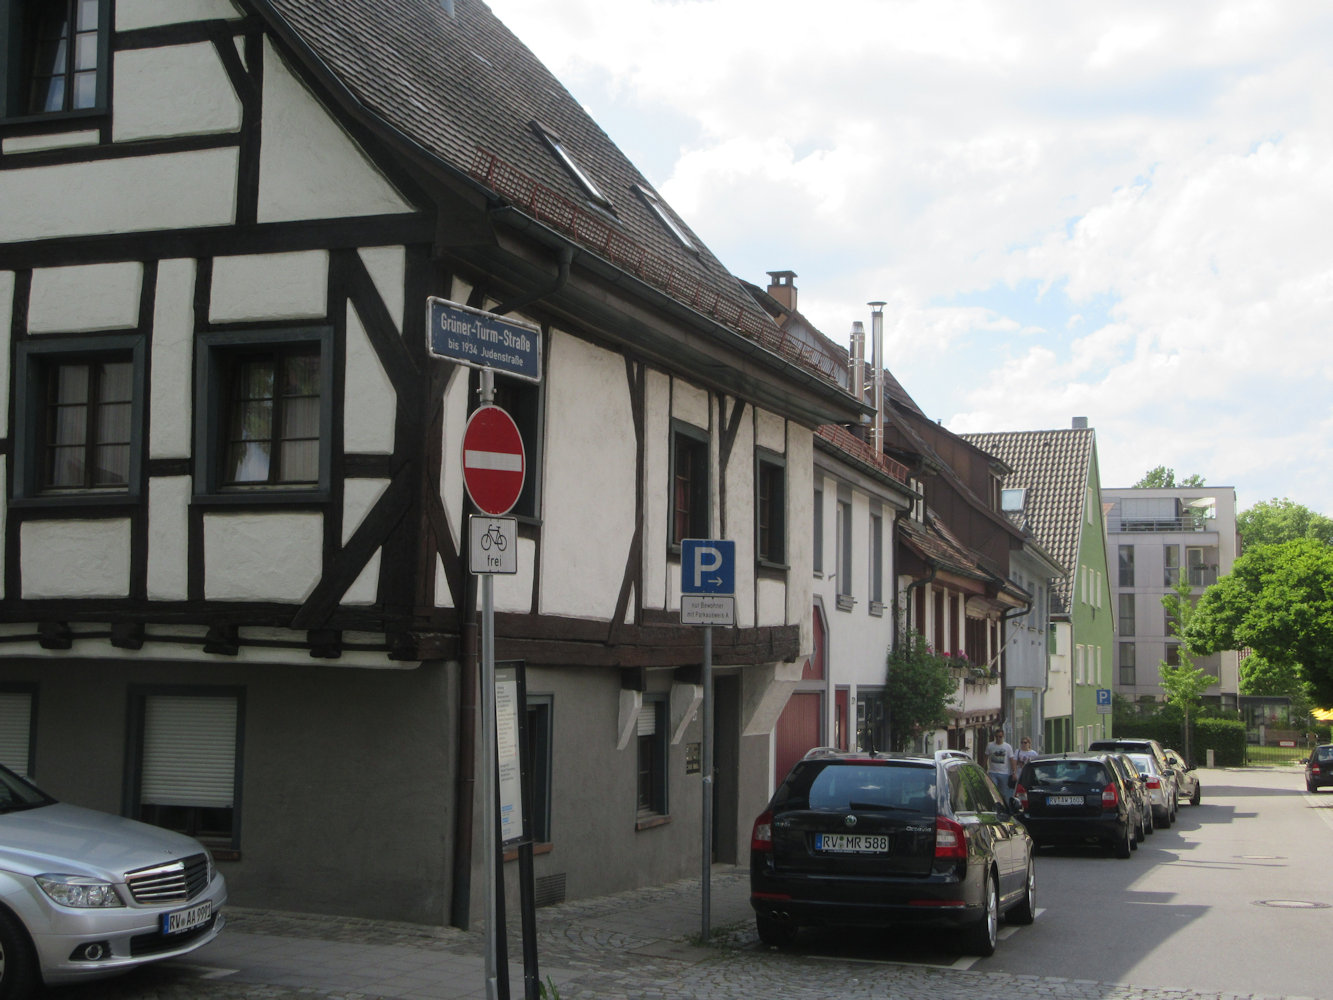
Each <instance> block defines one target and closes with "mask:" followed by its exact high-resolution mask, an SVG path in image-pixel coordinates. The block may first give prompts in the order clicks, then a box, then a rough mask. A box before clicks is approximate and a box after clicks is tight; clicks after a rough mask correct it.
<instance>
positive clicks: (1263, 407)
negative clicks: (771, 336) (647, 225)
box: [489, 0, 1333, 515]
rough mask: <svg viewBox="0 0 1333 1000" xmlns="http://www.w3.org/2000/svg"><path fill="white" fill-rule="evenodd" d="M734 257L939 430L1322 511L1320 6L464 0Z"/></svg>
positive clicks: (1325, 150)
mask: <svg viewBox="0 0 1333 1000" xmlns="http://www.w3.org/2000/svg"><path fill="white" fill-rule="evenodd" d="M489 3H490V6H491V9H492V10H494V11H495V13H496V14H497V15H498V16H499V17H500V19H501V20H503V21H504V22H505V23H506V24H507V25H508V26H509V28H510V29H511V30H512V31H514V32H515V34H517V35H518V36H519V38H520V39H522V40H523V41H524V42H525V43H526V44H527V45H528V47H529V48H531V49H532V50H533V51H534V52H535V53H536V54H537V56H538V57H539V58H540V59H541V60H542V61H543V62H544V63H545V64H546V65H547V67H548V68H550V69H551V70H552V72H554V73H555V75H556V76H557V77H558V78H559V79H560V80H561V81H562V82H563V83H564V84H565V86H566V87H567V88H568V89H569V90H570V92H571V93H572V94H573V95H574V96H575V98H576V99H578V100H579V101H580V102H581V103H582V104H583V105H584V106H585V107H586V108H587V109H588V110H589V112H590V113H591V114H592V116H593V117H594V119H595V120H596V121H597V122H598V123H599V124H600V125H601V126H602V128H603V129H604V130H605V131H606V132H607V133H608V134H609V135H610V136H611V138H612V139H613V140H614V141H615V142H616V144H617V145H619V146H620V148H621V149H622V150H624V152H625V153H626V154H627V155H628V156H629V157H630V159H631V160H633V161H634V163H635V164H636V165H637V166H638V167H639V169H640V170H641V171H642V172H643V173H644V175H645V176H646V177H647V178H648V180H649V181H650V182H651V183H652V184H653V185H654V186H655V187H656V188H657V190H658V192H659V194H660V195H662V196H663V197H664V198H665V199H666V201H668V202H669V203H670V204H671V206H672V207H673V208H674V209H675V210H676V212H677V214H679V215H680V216H681V217H682V218H683V219H684V220H685V221H686V222H687V223H688V224H689V225H690V227H691V228H692V229H693V230H694V231H695V233H697V234H698V236H699V237H700V238H701V239H702V240H703V241H704V242H705V243H706V244H707V245H708V246H709V247H710V248H711V249H712V250H713V252H714V253H715V254H716V255H717V256H718V257H719V258H720V259H721V260H722V262H723V263H724V264H725V265H726V266H727V267H728V268H729V269H730V270H731V271H732V273H734V274H736V275H737V276H739V277H741V278H744V279H745V280H747V281H751V282H753V283H755V284H758V285H760V286H763V285H765V284H767V282H768V274H767V273H768V272H769V271H778V270H783V271H794V272H795V273H796V275H797V277H796V279H795V284H796V286H797V289H798V296H799V301H798V308H799V309H800V310H801V312H802V313H803V314H805V316H806V317H807V319H809V320H810V321H811V322H812V323H814V324H815V325H816V326H817V327H818V328H819V329H820V330H822V331H823V332H824V333H825V334H826V335H828V336H829V337H831V338H832V339H833V340H835V341H837V342H839V343H841V344H843V345H846V344H847V343H848V341H849V334H850V331H851V328H852V323H853V322H854V321H856V320H861V321H862V322H863V323H864V324H865V327H866V330H867V331H869V329H870V309H869V307H868V306H867V305H866V303H867V302H870V301H875V300H879V301H884V302H885V303H887V305H886V306H885V308H884V316H885V320H884V330H885V364H886V367H887V368H888V369H889V370H890V371H892V372H893V373H894V375H895V376H897V378H898V380H899V381H900V382H902V384H903V386H904V387H905V388H906V389H907V391H908V392H909V393H910V394H911V395H912V396H913V398H914V399H916V401H917V403H918V404H919V405H920V406H921V408H922V409H923V410H924V411H925V412H926V413H927V414H928V415H929V416H931V417H933V418H935V419H937V420H939V421H941V422H942V423H943V424H944V425H945V426H946V427H948V428H949V429H950V430H953V431H955V432H958V433H969V432H980V431H1010V430H1047V429H1052V428H1064V427H1069V426H1071V421H1072V419H1073V418H1074V417H1087V418H1088V425H1089V426H1090V427H1093V428H1094V429H1095V430H1096V432H1097V449H1098V455H1099V458H1100V466H1101V478H1102V484H1103V485H1104V486H1108V487H1115V486H1131V485H1133V484H1134V483H1135V482H1136V481H1138V480H1139V478H1140V477H1141V476H1142V475H1143V474H1144V473H1145V472H1147V471H1148V470H1149V469H1152V468H1154V467H1156V466H1159V465H1161V466H1167V467H1169V468H1172V469H1174V470H1175V471H1176V474H1177V476H1178V477H1179V478H1182V479H1183V478H1184V477H1186V476H1190V475H1194V474H1199V475H1201V476H1203V477H1204V479H1205V481H1206V482H1207V483H1208V484H1209V485H1211V486H1230V487H1234V488H1235V490H1236V494H1237V502H1238V504H1239V508H1238V509H1241V510H1243V509H1246V508H1248V507H1251V506H1253V505H1254V504H1255V503H1258V502H1261V501H1265V500H1269V499H1272V498H1290V499H1291V500H1294V501H1295V502H1297V503H1300V504H1304V505H1305V506H1307V507H1309V508H1311V509H1312V510H1315V511H1318V512H1320V513H1324V514H1328V515H1333V329H1331V327H1333V4H1325V3H1320V2H1314V0H1286V2H1277V0H1208V2H1196V0H1175V2H1172V3H1169V4H1164V3H1161V2H1160V0H1151V2H1145V0H1118V2H1116V3H1101V4H1090V3H1069V2H1068V0H1058V2H1055V0H1029V2H1021V3H1020V2H1014V0H922V2H915V0H901V2H900V0H835V2H832V3H828V4H813V3H809V2H797V0H763V2H760V0H614V2H611V0H561V2H560V3H551V2H550V0H489Z"/></svg>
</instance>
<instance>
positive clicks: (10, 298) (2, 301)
mask: <svg viewBox="0 0 1333 1000" xmlns="http://www.w3.org/2000/svg"><path fill="white" fill-rule="evenodd" d="M13 309H14V272H13V271H0V437H5V436H7V435H8V434H9V338H10V335H11V334H12V332H13V331H11V330H10V328H9V327H10V321H11V317H12V316H13ZM3 495H4V494H0V496H3ZM3 506H4V505H3V504H0V507H3Z"/></svg>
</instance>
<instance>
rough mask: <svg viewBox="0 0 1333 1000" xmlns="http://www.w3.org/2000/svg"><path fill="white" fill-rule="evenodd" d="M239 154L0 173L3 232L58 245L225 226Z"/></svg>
mask: <svg viewBox="0 0 1333 1000" xmlns="http://www.w3.org/2000/svg"><path fill="white" fill-rule="evenodd" d="M237 155H238V153H237V150H236V149H235V148H234V147H231V148H227V149H201V150H194V151H191V152H184V153H164V154H162V155H160V156H131V157H123V158H120V157H117V158H113V159H108V160H94V161H91V162H88V163H57V164H51V165H49V166H40V167H27V168H24V169H19V170H6V171H3V172H0V233H4V234H5V239H6V240H10V241H14V242H18V241H20V240H35V239H55V238H57V237H61V236H82V235H90V234H97V233H137V232H143V231H145V230H156V229H193V228H195V227H199V226H224V225H230V224H231V223H232V222H233V220H234V218H235V215H236V162H237Z"/></svg>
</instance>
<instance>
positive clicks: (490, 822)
mask: <svg viewBox="0 0 1333 1000" xmlns="http://www.w3.org/2000/svg"><path fill="white" fill-rule="evenodd" d="M494 396H495V374H494V373H493V372H492V371H491V370H490V369H488V368H483V369H482V370H481V401H482V404H483V405H489V404H490V402H491V400H492V399H493V398H494ZM480 583H481V732H482V741H481V759H482V767H481V773H482V791H481V801H482V802H483V803H484V805H483V808H482V813H483V814H484V816H485V822H484V823H483V824H482V843H484V844H485V845H486V847H485V857H486V864H485V866H484V867H485V869H486V1000H500V993H499V966H500V961H499V941H500V928H499V927H498V926H496V925H497V924H498V923H499V911H500V907H499V898H500V892H499V889H500V885H499V877H498V874H497V872H496V858H495V854H496V851H497V845H498V843H499V838H498V836H497V833H496V815H495V801H496V795H497V785H496V776H495V759H496V751H495V744H496V732H495V598H494V589H493V588H494V584H495V577H494V576H493V575H492V574H490V573H482V574H481V580H480Z"/></svg>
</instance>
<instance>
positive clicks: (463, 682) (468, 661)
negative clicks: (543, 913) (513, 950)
mask: <svg viewBox="0 0 1333 1000" xmlns="http://www.w3.org/2000/svg"><path fill="white" fill-rule="evenodd" d="M573 261H574V248H573V247H570V246H566V247H562V248H561V249H560V251H559V254H558V257H557V269H556V276H555V279H554V280H553V281H552V282H551V284H550V286H548V287H547V288H546V289H544V290H541V291H538V292H536V293H534V294H532V295H528V296H526V297H523V298H517V299H510V300H509V301H508V302H506V303H504V304H503V305H502V306H500V307H498V308H497V309H494V310H492V314H493V315H496V316H504V315H506V314H507V313H511V312H514V311H516V310H519V309H524V308H527V307H528V306H530V305H532V304H533V303H535V302H540V301H541V300H542V299H545V298H549V297H550V296H552V295H554V294H556V293H557V292H559V291H560V290H561V289H562V288H564V287H565V283H566V282H568V281H569V269H570V265H571V264H572V263H573ZM476 579H477V578H476V576H475V575H473V574H472V573H469V574H468V579H467V592H466V594H465V596H464V601H463V608H464V613H463V625H462V627H461V629H460V636H459V639H460V641H461V644H462V647H463V648H462V670H461V674H460V677H459V691H458V777H457V780H456V781H455V784H454V788H455V793H454V816H455V821H454V868H453V896H452V897H451V899H450V901H449V923H450V925H451V926H453V927H457V928H459V929H460V930H467V929H468V925H469V923H470V922H471V910H472V840H473V827H474V826H475V825H476V810H475V802H476V785H477V695H478V685H477V671H478V669H479V666H480V664H479V659H480V656H479V653H478V642H477V633H478V628H477V584H476Z"/></svg>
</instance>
